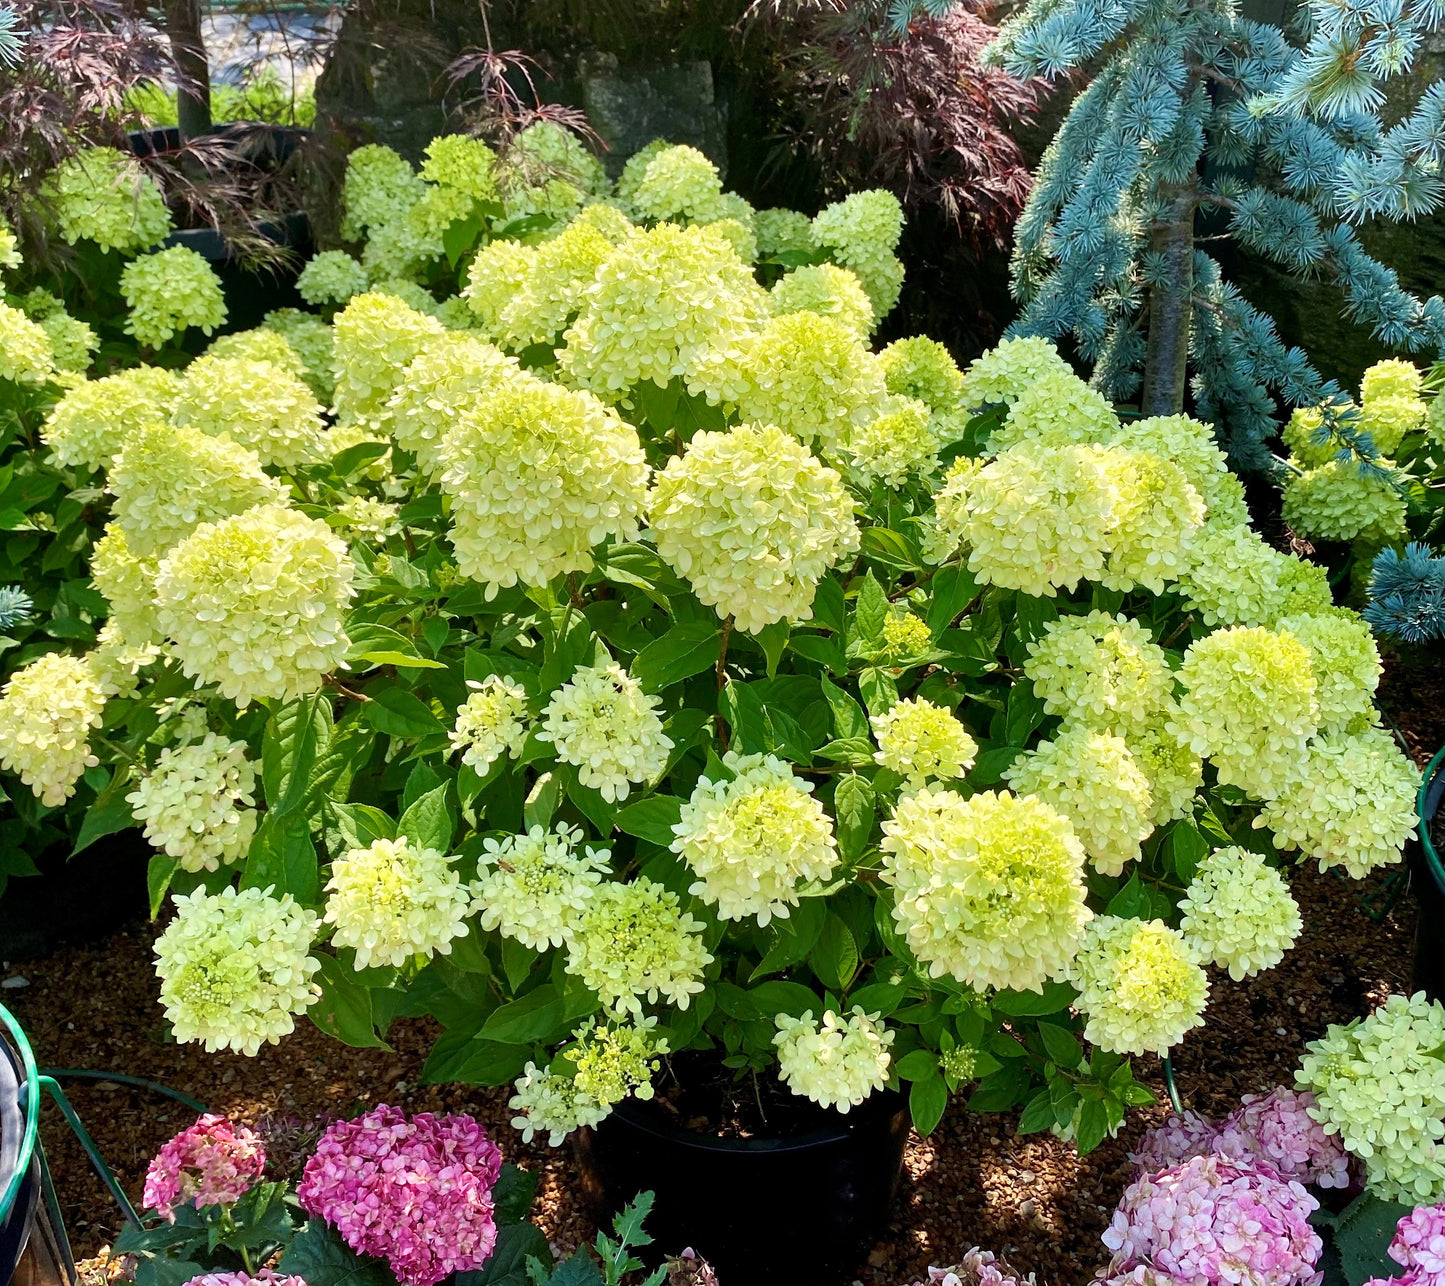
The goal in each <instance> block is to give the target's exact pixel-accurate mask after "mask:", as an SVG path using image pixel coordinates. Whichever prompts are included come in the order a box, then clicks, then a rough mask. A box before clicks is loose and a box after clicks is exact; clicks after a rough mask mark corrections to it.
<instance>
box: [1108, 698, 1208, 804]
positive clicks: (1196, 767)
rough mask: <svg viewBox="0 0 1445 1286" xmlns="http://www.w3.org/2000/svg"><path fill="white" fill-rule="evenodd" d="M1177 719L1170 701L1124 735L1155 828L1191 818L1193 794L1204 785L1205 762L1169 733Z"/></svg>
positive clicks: (1176, 712) (1186, 744)
mask: <svg viewBox="0 0 1445 1286" xmlns="http://www.w3.org/2000/svg"><path fill="white" fill-rule="evenodd" d="M1178 717H1179V715H1178V709H1177V707H1176V706H1175V705H1174V703H1173V702H1172V701H1171V702H1170V703H1169V704H1168V705H1166V706H1165V707H1163V709H1161V710H1160V712H1159V713H1158V714H1157V715H1155V717H1154V718H1153V719H1151V720H1150V721H1149V723H1147V724H1146V725H1145V726H1144V727H1142V728H1131V729H1129V730H1128V732H1126V733H1125V735H1124V740H1125V741H1126V742H1128V745H1129V753H1130V754H1131V755H1132V756H1133V757H1134V766H1135V767H1136V768H1138V769H1139V771H1140V772H1141V773H1143V774H1144V778H1145V780H1146V781H1148V783H1149V794H1150V796H1151V798H1152V799H1153V804H1152V806H1151V808H1150V820H1151V821H1152V822H1153V823H1154V825H1155V826H1163V825H1164V824H1165V823H1166V822H1172V821H1174V820H1175V819H1176V818H1179V817H1188V816H1190V814H1191V813H1192V812H1193V809H1194V796H1195V793H1196V792H1197V791H1198V790H1199V788H1200V787H1201V786H1202V785H1204V761H1203V760H1202V759H1200V757H1199V756H1198V755H1197V754H1196V753H1195V752H1194V750H1193V749H1192V748H1191V747H1190V746H1189V745H1188V743H1186V742H1183V741H1181V740H1180V739H1179V738H1178V737H1177V736H1176V735H1175V734H1174V733H1173V732H1171V731H1170V730H1169V725H1170V723H1172V722H1175V721H1177V719H1178Z"/></svg>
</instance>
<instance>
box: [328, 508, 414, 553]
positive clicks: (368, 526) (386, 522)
mask: <svg viewBox="0 0 1445 1286" xmlns="http://www.w3.org/2000/svg"><path fill="white" fill-rule="evenodd" d="M333 521H334V522H335V524H336V525H337V527H338V528H339V530H341V531H344V532H347V533H349V535H350V537H351V539H352V540H353V541H358V540H361V541H366V542H368V543H369V544H373V545H385V544H386V541H387V537H389V536H392V535H394V534H396V533H397V532H398V531H400V530H401V526H402V524H401V506H400V505H394V504H390V503H388V502H387V501H385V500H377V499H376V498H375V497H373V496H351V497H350V498H349V499H346V500H343V501H342V502H341V503H340V504H339V505H337V506H336V517H335V519H334V520H333Z"/></svg>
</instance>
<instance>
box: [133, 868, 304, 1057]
mask: <svg viewBox="0 0 1445 1286" xmlns="http://www.w3.org/2000/svg"><path fill="white" fill-rule="evenodd" d="M172 900H173V901H174V902H175V907H176V918H175V919H174V920H172V921H171V923H170V925H169V926H168V927H167V928H166V931H165V932H164V933H162V934H161V936H160V937H159V938H157V939H156V974H157V976H158V977H159V978H160V981H161V989H160V1000H161V1004H162V1006H164V1008H165V1011H166V1017H167V1018H168V1019H169V1020H170V1023H171V1030H172V1034H173V1035H174V1036H175V1038H176V1040H177V1041H179V1042H181V1043H185V1042H187V1041H200V1042H201V1043H202V1044H203V1045H204V1046H205V1048H206V1052H207V1053H215V1052H216V1051H217V1050H221V1049H234V1050H236V1051H237V1052H239V1053H242V1054H247V1055H250V1056H253V1057H254V1055H255V1054H256V1053H258V1052H259V1051H260V1048H261V1046H262V1045H265V1044H270V1045H274V1044H276V1043H277V1042H278V1041H279V1040H280V1039H281V1037H282V1036H289V1035H290V1034H291V1032H292V1031H294V1030H295V1027H296V1023H295V1021H294V1018H293V1015H295V1014H300V1013H305V1011H306V1010H307V1009H308V1008H310V1007H311V1006H312V1005H313V1004H315V1003H316V1001H317V1000H318V999H320V997H321V988H320V987H319V986H317V985H316V984H315V983H314V982H313V981H312V979H313V977H314V976H315V974H316V972H317V970H319V969H320V968H321V965H320V963H319V962H318V961H316V960H314V959H313V958H312V957H311V943H312V941H313V940H314V939H315V937H316V930H317V928H318V927H319V925H320V921H319V920H318V919H317V917H316V914H315V913H314V912H312V911H308V910H307V909H306V908H305V907H302V906H298V905H297V903H296V902H295V901H294V900H293V899H292V897H291V895H290V894H289V893H288V894H286V895H285V896H284V897H280V898H277V897H273V896H271V891H270V890H269V889H267V890H264V891H263V890H261V889H244V890H242V891H241V892H239V893H238V892H237V891H236V890H235V889H234V888H230V887H228V888H225V889H222V890H221V892H220V893H218V894H209V893H207V892H206V890H205V889H203V888H201V889H197V890H196V891H195V892H194V893H192V894H190V895H189V896H186V895H177V896H175V897H174V898H173V899H172Z"/></svg>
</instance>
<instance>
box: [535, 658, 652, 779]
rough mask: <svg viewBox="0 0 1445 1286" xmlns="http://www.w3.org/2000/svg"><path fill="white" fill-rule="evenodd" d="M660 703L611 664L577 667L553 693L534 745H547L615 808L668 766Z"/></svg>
mask: <svg viewBox="0 0 1445 1286" xmlns="http://www.w3.org/2000/svg"><path fill="white" fill-rule="evenodd" d="M660 704H661V702H660V700H659V698H657V697H655V696H651V695H649V694H648V693H645V692H643V690H642V685H641V684H640V683H639V682H638V681H637V680H636V679H634V678H633V677H632V676H631V675H630V674H628V673H627V672H626V671H625V670H624V669H623V668H622V667H621V666H620V665H618V664H617V663H616V662H615V661H614V662H611V663H610V664H607V665H590V666H586V665H585V666H579V667H578V668H577V669H576V670H574V671H573V672H572V677H571V679H569V680H568V681H567V682H566V683H564V684H563V685H562V686H561V687H560V688H558V689H557V691H556V692H555V693H553V694H552V699H551V700H550V701H549V702H548V703H547V708H546V710H544V711H543V712H542V727H541V728H540V729H538V731H537V740H538V741H550V742H551V743H552V745H553V748H554V749H555V750H556V752H557V758H558V759H560V760H561V761H562V762H563V763H564V764H573V765H575V766H576V768H577V780H578V781H580V782H581V783H582V784H583V785H584V786H590V787H591V788H592V789H593V790H596V791H597V792H598V793H599V794H600V795H601V796H602V798H603V799H605V800H607V802H608V803H616V802H617V801H619V800H623V799H626V798H627V796H628V794H629V793H630V792H631V790H632V786H633V785H634V784H640V783H642V782H648V781H651V780H653V779H654V778H656V777H658V776H660V775H661V773H662V770H663V769H664V768H665V767H667V752H668V751H669V750H671V749H672V741H671V739H670V738H669V737H668V736H667V735H666V734H665V733H664V732H663V731H662V720H661V719H660V718H658V716H657V707H658V706H659V705H660Z"/></svg>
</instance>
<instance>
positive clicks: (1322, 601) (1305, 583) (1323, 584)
mask: <svg viewBox="0 0 1445 1286" xmlns="http://www.w3.org/2000/svg"><path fill="white" fill-rule="evenodd" d="M1276 579H1277V581H1278V585H1279V593H1278V595H1277V596H1276V598H1275V613H1276V619H1278V618H1279V617H1283V616H1305V615H1310V616H1320V615H1328V614H1329V611H1330V609H1331V608H1332V607H1333V606H1334V596H1333V594H1332V593H1331V592H1330V574H1329V572H1327V571H1326V570H1325V569H1324V568H1323V567H1321V566H1320V565H1319V564H1318V563H1311V562H1307V561H1306V560H1305V559H1303V558H1299V557H1297V556H1296V555H1294V554H1281V555H1280V560H1279V573H1278V576H1277V578H1276Z"/></svg>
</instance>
